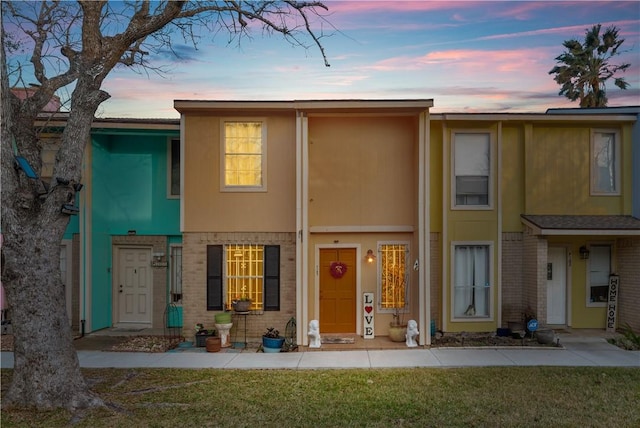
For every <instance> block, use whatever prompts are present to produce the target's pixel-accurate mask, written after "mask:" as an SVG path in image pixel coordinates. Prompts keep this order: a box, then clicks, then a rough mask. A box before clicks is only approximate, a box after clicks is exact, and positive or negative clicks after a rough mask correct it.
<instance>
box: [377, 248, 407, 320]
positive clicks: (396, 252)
mask: <svg viewBox="0 0 640 428" xmlns="http://www.w3.org/2000/svg"><path fill="white" fill-rule="evenodd" d="M378 254H379V260H380V261H379V263H380V264H379V267H380V292H379V294H380V301H379V305H380V309H404V308H405V307H406V306H407V297H408V296H407V289H408V285H409V271H408V270H407V259H408V257H409V244H406V243H402V244H381V245H380V246H379V247H378Z"/></svg>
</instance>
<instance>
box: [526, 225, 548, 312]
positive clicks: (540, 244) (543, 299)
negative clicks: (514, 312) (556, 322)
mask: <svg viewBox="0 0 640 428" xmlns="http://www.w3.org/2000/svg"><path fill="white" fill-rule="evenodd" d="M522 246H523V252H522V275H523V278H522V291H523V293H522V304H523V306H524V308H525V309H526V308H527V307H530V308H531V309H532V310H533V311H534V312H535V315H536V318H537V319H538V321H539V322H542V321H541V320H546V319H547V286H546V285H547V241H546V240H545V239H544V238H540V237H538V236H535V235H532V234H530V233H526V232H525V234H524V237H523V245H522Z"/></svg>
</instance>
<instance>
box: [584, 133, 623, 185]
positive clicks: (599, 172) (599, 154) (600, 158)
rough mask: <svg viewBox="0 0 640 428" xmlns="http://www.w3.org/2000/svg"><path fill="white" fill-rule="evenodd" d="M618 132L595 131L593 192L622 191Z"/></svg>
mask: <svg viewBox="0 0 640 428" xmlns="http://www.w3.org/2000/svg"><path fill="white" fill-rule="evenodd" d="M617 137H618V135H617V133H616V132H599V131H595V132H593V135H592V139H591V193H593V194H604V195H606V194H612V195H617V194H619V193H620V184H619V181H620V171H619V168H620V167H619V159H618V158H619V144H618V138H617Z"/></svg>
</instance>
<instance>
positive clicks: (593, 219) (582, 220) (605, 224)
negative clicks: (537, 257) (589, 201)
mask: <svg viewBox="0 0 640 428" xmlns="http://www.w3.org/2000/svg"><path fill="white" fill-rule="evenodd" d="M520 217H522V218H523V219H524V220H526V221H527V222H529V223H531V224H533V225H534V226H536V227H538V228H540V229H545V230H549V229H553V230H563V229H565V230H585V231H587V230H603V231H606V230H630V231H631V230H637V231H640V219H637V218H635V217H633V216H630V215H528V214H521V215H520Z"/></svg>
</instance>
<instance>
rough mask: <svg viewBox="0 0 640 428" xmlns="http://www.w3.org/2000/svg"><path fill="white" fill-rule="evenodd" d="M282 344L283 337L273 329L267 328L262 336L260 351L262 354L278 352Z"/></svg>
mask: <svg viewBox="0 0 640 428" xmlns="http://www.w3.org/2000/svg"><path fill="white" fill-rule="evenodd" d="M283 344H284V337H281V336H280V332H279V331H278V330H276V329H275V328H274V327H269V328H268V329H267V331H266V333H264V334H263V335H262V349H263V350H264V352H280V350H281V349H282V345H283Z"/></svg>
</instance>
